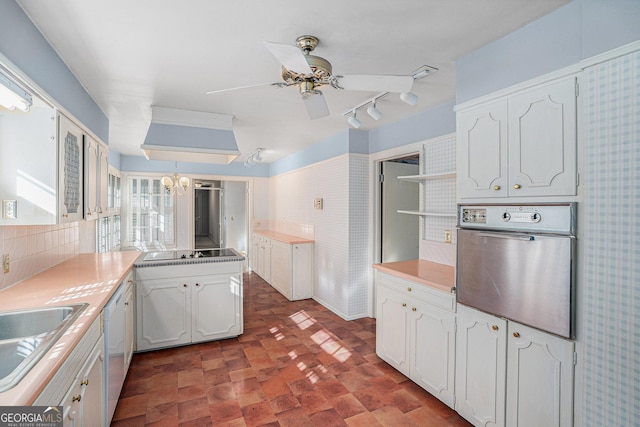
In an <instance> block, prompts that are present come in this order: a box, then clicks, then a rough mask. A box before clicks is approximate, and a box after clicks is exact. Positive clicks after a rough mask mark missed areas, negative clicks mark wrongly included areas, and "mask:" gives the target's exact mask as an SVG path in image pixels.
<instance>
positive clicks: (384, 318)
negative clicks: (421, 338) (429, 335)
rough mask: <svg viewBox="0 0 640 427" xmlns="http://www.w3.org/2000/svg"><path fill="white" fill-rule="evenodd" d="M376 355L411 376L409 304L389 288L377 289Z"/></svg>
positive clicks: (379, 287)
mask: <svg viewBox="0 0 640 427" xmlns="http://www.w3.org/2000/svg"><path fill="white" fill-rule="evenodd" d="M376 292H377V295H376V318H377V320H376V353H377V354H378V356H380V358H381V359H382V360H384V361H386V362H387V363H388V364H390V365H391V366H393V367H394V368H396V369H397V370H399V371H400V372H402V373H403V374H405V375H407V376H408V375H409V372H410V368H409V341H408V340H409V335H408V330H409V316H408V314H407V313H408V306H407V302H406V301H405V300H404V299H403V298H402V296H400V295H398V294H396V293H395V292H393V291H390V290H388V289H387V288H384V287H381V286H378V287H377V288H376Z"/></svg>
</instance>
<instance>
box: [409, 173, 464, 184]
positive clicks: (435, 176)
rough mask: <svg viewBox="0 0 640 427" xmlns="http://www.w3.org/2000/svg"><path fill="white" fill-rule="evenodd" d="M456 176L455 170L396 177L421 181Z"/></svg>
mask: <svg viewBox="0 0 640 427" xmlns="http://www.w3.org/2000/svg"><path fill="white" fill-rule="evenodd" d="M455 177H456V172H455V171H452V172H443V173H432V174H427V175H405V176H399V177H398V179H400V180H404V181H413V182H422V181H427V180H430V179H451V178H455Z"/></svg>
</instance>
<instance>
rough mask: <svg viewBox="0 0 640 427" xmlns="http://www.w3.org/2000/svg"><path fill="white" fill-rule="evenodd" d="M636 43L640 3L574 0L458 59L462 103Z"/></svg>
mask: <svg viewBox="0 0 640 427" xmlns="http://www.w3.org/2000/svg"><path fill="white" fill-rule="evenodd" d="M636 40H640V1H639V0H574V1H572V2H571V3H569V4H567V5H565V6H563V7H561V8H559V9H558V10H556V11H554V12H552V13H550V14H549V15H546V16H543V17H542V18H540V19H538V20H536V21H534V22H532V23H530V24H529V25H527V26H525V27H523V28H521V29H519V30H516V31H514V32H512V33H510V34H508V35H507V36H505V37H503V38H501V39H499V40H497V41H495V42H493V43H490V44H488V45H486V46H484V47H482V48H480V49H478V50H476V51H474V52H472V53H470V54H468V55H466V56H464V57H462V58H459V59H458V60H457V61H456V101H457V102H458V103H462V102H465V101H468V100H470V99H473V98H476V97H478V96H481V95H486V94H489V93H492V92H495V91H497V90H499V89H503V88H506V87H509V86H512V85H514V84H516V83H520V82H523V81H526V80H529V79H532V78H534V77H537V76H540V75H543V74H546V73H549V72H552V71H556V70H559V69H561V68H564V67H567V66H570V65H574V64H577V63H578V62H580V61H581V60H583V59H586V58H589V57H591V56H593V55H596V54H599V53H603V52H606V51H608V50H611V49H613V48H616V47H619V46H621V45H624V44H627V43H631V42H633V41H636Z"/></svg>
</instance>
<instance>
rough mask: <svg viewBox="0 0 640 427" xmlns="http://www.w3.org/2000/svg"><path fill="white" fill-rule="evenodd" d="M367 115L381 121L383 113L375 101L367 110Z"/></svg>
mask: <svg viewBox="0 0 640 427" xmlns="http://www.w3.org/2000/svg"><path fill="white" fill-rule="evenodd" d="M367 114H369V115H370V116H371V118H372V119H373V120H380V117H382V113H381V112H380V110H378V109H377V108H376V102H375V101H373V103H372V104H371V105H369V107H368V108H367Z"/></svg>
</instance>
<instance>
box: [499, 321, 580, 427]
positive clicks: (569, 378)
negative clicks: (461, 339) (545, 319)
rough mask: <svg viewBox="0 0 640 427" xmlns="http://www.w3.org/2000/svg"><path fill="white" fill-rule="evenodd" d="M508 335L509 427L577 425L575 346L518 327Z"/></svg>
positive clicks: (513, 325) (541, 333) (536, 331)
mask: <svg viewBox="0 0 640 427" xmlns="http://www.w3.org/2000/svg"><path fill="white" fill-rule="evenodd" d="M508 329H509V330H508V335H507V424H506V425H507V426H510V427H511V426H513V427H537V426H558V427H565V426H566V427H569V426H572V425H573V376H574V369H573V353H574V343H573V342H572V341H568V340H565V339H562V338H559V337H557V336H555V335H551V334H548V333H545V332H541V331H539V330H537V329H532V328H529V327H527V326H523V325H520V324H518V323H514V322H509V327H508Z"/></svg>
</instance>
